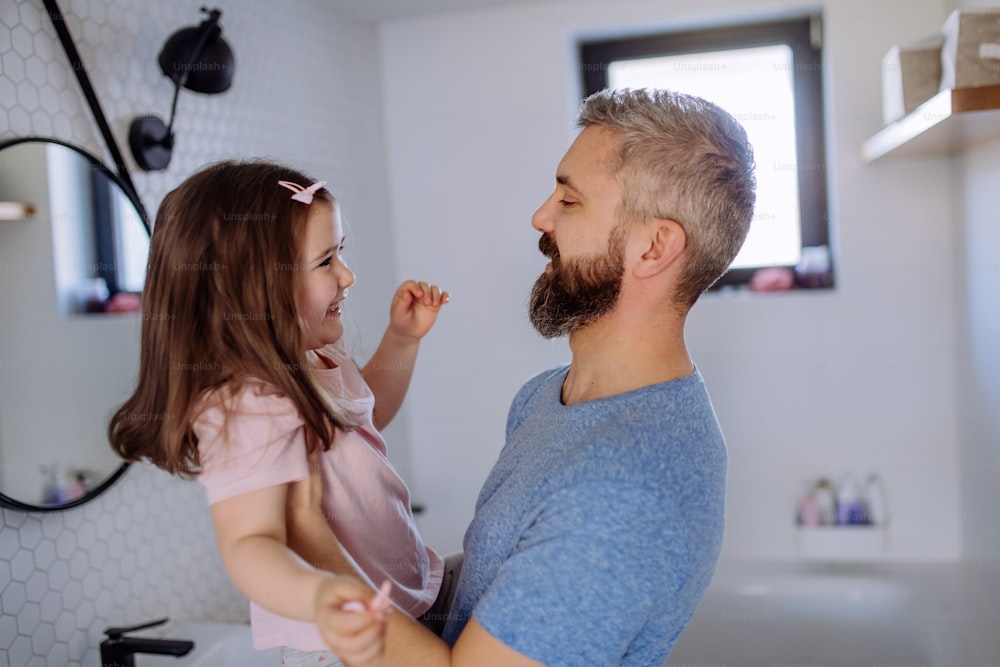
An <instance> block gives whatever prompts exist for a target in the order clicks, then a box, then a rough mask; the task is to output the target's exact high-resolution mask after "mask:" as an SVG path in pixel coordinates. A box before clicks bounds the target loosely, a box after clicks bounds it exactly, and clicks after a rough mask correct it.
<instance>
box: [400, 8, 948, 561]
mask: <svg viewBox="0 0 1000 667" xmlns="http://www.w3.org/2000/svg"><path fill="white" fill-rule="evenodd" d="M800 7H801V5H798V4H796V3H792V2H764V1H750V0H744V1H742V2H740V1H738V0H704V1H703V2H699V3H689V2H681V1H680V0H661V1H657V2H652V1H649V2H647V1H643V0H625V1H622V2H615V3H606V2H596V1H578V2H552V3H534V4H531V5H522V6H517V7H512V8H505V9H492V10H480V11H474V12H471V11H470V12H466V13H453V14H448V15H440V16H435V17H430V18H425V19H413V20H400V21H396V22H391V23H387V24H383V25H382V27H381V30H380V38H381V53H382V59H383V72H384V90H385V114H386V123H387V136H388V146H389V173H390V181H391V192H392V206H393V210H394V224H395V230H396V232H395V236H396V243H397V254H398V264H399V267H400V270H401V271H402V273H403V274H405V275H414V276H421V277H426V278H428V279H433V280H435V281H439V282H441V283H442V284H444V285H445V286H447V287H448V288H450V289H451V290H452V291H453V292H454V297H455V298H454V302H453V303H452V304H451V305H449V306H448V307H447V308H446V312H445V313H444V314H443V315H442V316H441V320H440V324H439V325H438V327H437V331H435V332H433V333H432V335H431V336H430V337H429V338H428V340H427V342H426V343H425V344H424V350H423V352H422V355H423V356H422V360H421V364H422V366H421V369H420V370H419V371H418V374H417V377H416V378H415V380H414V385H413V389H412V390H411V395H410V398H409V402H408V405H407V409H408V414H409V418H410V430H411V441H412V443H413V447H414V450H413V451H414V463H413V464H414V484H415V486H416V487H417V489H418V490H419V492H420V495H421V497H422V498H423V499H424V500H426V502H427V503H428V506H429V514H428V516H427V517H426V518H425V519H424V520H423V523H422V526H423V528H424V532H425V535H426V536H427V538H428V540H429V541H430V543H431V544H433V545H435V546H438V547H439V548H442V549H452V548H459V546H460V544H461V538H462V535H463V533H464V529H465V526H466V525H467V523H468V521H469V519H470V517H471V515H472V510H473V506H474V503H475V499H476V495H477V494H478V491H479V488H480V486H481V484H482V482H483V480H484V479H485V476H486V474H487V472H488V470H489V468H490V466H491V465H492V463H493V462H494V460H495V458H496V456H497V454H498V452H499V450H500V447H501V446H502V444H503V438H504V422H505V416H506V411H507V408H508V406H509V403H510V400H511V398H512V397H513V395H514V393H515V391H516V389H517V388H518V387H519V386H520V384H521V383H522V382H523V381H524V380H525V379H526V378H527V377H529V376H530V375H531V374H533V373H535V372H537V371H539V370H541V369H543V368H545V367H546V366H549V365H551V364H553V363H557V362H560V361H565V360H567V359H568V358H569V354H568V350H567V347H566V346H565V343H564V342H554V343H553V342H546V341H543V340H542V339H541V338H540V337H539V336H537V335H536V334H535V333H534V331H533V330H532V329H531V327H530V325H529V324H528V322H527V318H526V314H525V303H526V299H527V295H528V291H529V288H530V286H531V284H532V282H533V281H534V278H535V277H536V276H537V275H538V273H539V272H540V271H541V270H542V266H543V263H544V260H543V258H542V257H541V256H540V255H539V254H538V251H537V247H536V245H535V244H536V240H537V234H536V233H535V232H534V231H533V230H532V229H531V228H530V224H529V222H530V217H531V214H532V212H533V211H534V209H535V208H536V207H537V206H538V205H539V204H540V203H541V202H542V201H543V200H544V199H545V197H546V196H547V195H548V194H549V192H550V189H551V187H552V184H553V172H554V169H555V166H556V164H557V162H558V160H559V159H560V157H561V156H562V153H563V152H564V150H565V149H566V147H567V146H568V144H569V142H570V141H571V137H572V132H571V125H572V121H573V115H574V111H575V108H576V105H577V101H576V100H577V99H578V97H577V96H578V94H579V89H578V86H579V83H578V68H577V66H576V63H575V55H574V46H573V45H574V40H575V39H576V37H577V36H578V35H592V34H626V33H630V32H635V31H648V30H650V29H652V28H658V27H663V28H666V27H671V26H675V25H701V24H705V23H713V22H720V21H728V20H734V19H739V18H741V17H765V16H769V15H774V14H780V13H782V12H787V11H790V10H795V9H797V8H800ZM945 15H946V7H945V3H944V2H943V0H922V1H921V2H913V1H912V0H880V1H879V2H875V3H873V2H871V1H870V0H830V1H829V2H827V3H825V21H826V23H825V27H826V43H825V46H826V50H825V57H826V65H825V75H826V86H827V90H826V92H827V123H828V125H827V133H828V147H829V149H828V153H829V162H830V183H831V189H830V201H831V214H832V228H833V235H834V239H835V241H834V243H835V246H836V251H837V263H838V287H837V289H835V290H833V291H829V292H817V293H787V294H778V295H766V296H765V295H751V294H746V295H742V294H741V295H737V296H735V297H727V296H724V295H720V294H712V295H708V296H706V297H705V298H703V300H702V302H701V303H700V305H698V306H697V307H696V308H695V310H694V312H693V314H692V317H691V320H690V323H689V327H688V338H689V344H690V347H691V349H692V351H693V354H694V356H695V360H696V362H697V363H698V365H699V367H700V368H701V370H702V372H703V373H704V375H705V377H706V380H707V382H708V383H709V388H710V391H711V393H712V396H713V399H714V401H715V404H716V409H717V411H718V414H719V418H720V421H721V422H722V425H723V428H724V429H725V431H726V434H727V437H728V442H729V447H730V481H729V502H728V508H727V513H728V525H727V534H726V541H725V545H724V551H723V556H724V557H725V558H778V559H783V558H796V557H798V552H797V546H796V541H795V534H794V530H793V527H792V516H793V511H794V510H793V505H794V500H795V496H796V494H797V493H798V490H799V485H800V482H801V481H802V480H805V479H809V478H814V477H816V476H820V475H828V476H833V477H839V476H840V475H841V474H842V473H843V472H846V471H851V472H853V473H854V474H856V475H864V474H866V473H868V472H869V471H877V472H879V473H880V474H881V475H882V476H883V479H884V480H885V484H886V487H887V492H888V497H889V503H890V506H891V511H892V513H893V522H892V525H891V527H890V534H889V540H890V551H889V554H888V555H889V557H891V558H893V559H900V560H948V559H954V558H957V557H958V555H959V552H960V534H959V527H958V517H959V509H958V501H959V493H958V487H957V475H958V449H957V428H958V427H957V418H956V412H957V408H956V399H955V394H956V371H955V363H956V351H955V341H956V331H955V324H954V322H955V317H956V308H955V306H954V304H953V295H954V291H955V253H956V229H957V225H956V220H955V215H954V207H953V204H954V199H953V192H952V184H951V171H950V170H951V163H950V162H949V161H948V159H946V158H930V159H909V160H905V161H900V160H886V161H884V162H879V163H877V164H875V165H864V164H861V162H860V160H859V157H858V153H859V146H860V144H861V143H862V141H863V140H864V139H866V138H867V137H868V136H869V135H871V134H872V133H873V132H875V131H876V130H878V129H879V127H880V124H881V109H880V103H881V102H880V99H881V98H880V61H881V58H882V56H883V55H884V53H885V52H886V51H887V50H888V48H889V47H890V46H891V45H892V44H893V43H896V42H901V41H906V40H912V39H914V38H917V37H922V36H924V35H925V34H928V33H932V32H935V31H937V30H938V28H939V26H940V24H941V23H942V21H943V19H944V17H945ZM759 168H762V169H766V168H769V165H760V166H759Z"/></svg>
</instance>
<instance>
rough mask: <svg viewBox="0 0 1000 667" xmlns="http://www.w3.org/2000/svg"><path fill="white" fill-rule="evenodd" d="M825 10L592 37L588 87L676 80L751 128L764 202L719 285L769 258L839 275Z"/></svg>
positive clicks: (675, 86) (810, 281)
mask: <svg viewBox="0 0 1000 667" xmlns="http://www.w3.org/2000/svg"><path fill="white" fill-rule="evenodd" d="M821 34H822V30H821V23H820V18H819V17H818V16H811V17H804V18H799V19H794V20H783V21H775V22H769V23H753V24H745V25H739V26H729V27H722V28H712V29H705V30H694V31H684V32H669V33H663V34H658V35H647V36H640V37H629V38H619V39H609V40H602V41H588V42H584V43H582V44H581V46H580V58H581V71H582V72H583V79H584V80H583V84H584V92H585V94H587V95H590V94H591V93H594V92H597V91H598V90H601V89H603V88H668V89H672V90H677V91H680V92H685V93H690V94H693V95H698V96H699V97H703V98H705V99H707V100H710V101H712V102H714V103H716V104H718V105H719V106H720V107H722V108H723V109H725V110H726V111H728V112H729V113H731V114H732V115H733V116H734V117H735V118H736V119H737V120H738V121H740V123H741V124H742V125H743V127H744V128H746V131H747V135H748V136H749V138H750V143H751V144H752V145H753V148H754V155H755V158H756V161H757V206H756V210H755V213H754V219H753V222H752V224H751V225H750V233H749V234H748V236H747V240H746V243H744V245H743V248H742V250H741V251H740V253H739V255H737V257H736V259H735V260H734V261H733V263H732V265H731V266H730V269H729V271H728V272H727V273H726V275H725V276H723V277H722V279H720V280H719V282H718V283H717V285H726V284H729V285H740V284H745V283H747V282H749V280H750V278H751V276H752V275H753V273H754V272H755V271H756V270H757V269H760V268H765V267H787V268H795V267H798V268H799V269H800V271H799V272H798V273H797V276H798V281H797V282H798V283H799V285H800V286H812V287H815V286H822V287H827V286H830V285H831V284H832V270H831V266H830V260H829V250H828V248H829V226H828V215H827V197H826V158H825V150H824V143H825V139H824V129H823V85H822V83H823V82H822V66H821Z"/></svg>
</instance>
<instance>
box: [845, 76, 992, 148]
mask: <svg viewBox="0 0 1000 667" xmlns="http://www.w3.org/2000/svg"><path fill="white" fill-rule="evenodd" d="M995 138H1000V85H997V86H979V87H976V88H954V89H948V90H942V91H941V92H939V93H938V94H937V95H935V96H934V97H932V98H931V99H929V100H927V101H926V102H924V103H923V104H921V105H920V106H919V107H917V108H916V109H914V110H913V111H911V112H910V113H909V114H907V115H906V116H904V117H902V118H900V119H899V120H897V121H896V122H894V123H890V124H889V125H886V126H885V127H884V128H882V129H881V130H879V131H878V132H877V133H875V134H874V135H873V136H872V137H871V138H869V139H868V140H867V141H865V142H864V143H863V144H862V145H861V157H862V159H863V160H864V161H865V162H874V161H875V160H878V159H879V158H881V157H886V156H890V155H891V156H897V155H898V156H903V155H910V156H913V155H945V154H949V153H954V152H957V151H960V150H962V149H965V148H968V147H970V146H973V145H975V144H977V143H981V142H984V141H988V140H990V139H995Z"/></svg>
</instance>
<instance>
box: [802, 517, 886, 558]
mask: <svg viewBox="0 0 1000 667" xmlns="http://www.w3.org/2000/svg"><path fill="white" fill-rule="evenodd" d="M795 532H796V537H797V541H798V545H799V553H800V555H801V556H802V558H803V559H805V560H819V561H830V562H848V561H870V560H879V559H881V558H884V557H885V554H886V552H887V550H888V533H887V531H886V527H885V526H815V527H812V528H807V527H804V526H800V527H799V528H797V529H796V531H795Z"/></svg>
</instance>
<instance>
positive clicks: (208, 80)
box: [128, 7, 236, 171]
mask: <svg viewBox="0 0 1000 667" xmlns="http://www.w3.org/2000/svg"><path fill="white" fill-rule="evenodd" d="M201 11H203V12H205V13H206V14H208V18H206V19H205V20H204V21H202V22H201V24H200V25H198V26H191V27H189V28H182V29H181V30H178V31H177V32H175V33H174V34H172V35H171V36H170V37H169V38H168V39H167V41H166V43H165V44H164V45H163V49H162V50H161V51H160V56H159V58H158V61H159V63H160V70H161V71H162V72H163V74H164V75H165V76H167V77H169V78H170V80H171V81H173V82H174V101H173V103H172V104H171V105H170V121H169V122H168V123H167V124H166V125H164V124H163V121H162V120H160V119H159V118H157V117H156V116H141V117H139V118H136V119H135V120H133V121H132V124H131V126H129V132H128V143H129V146H130V147H131V148H132V155H133V156H134V157H135V161H136V163H137V164H138V165H139V167H140V168H142V169H143V170H145V171H158V170H160V169H166V168H167V165H169V164H170V155H171V152H172V151H173V147H174V134H173V127H174V114H175V113H176V111H177V96H178V95H179V94H180V92H181V88H187V89H188V90H193V91H195V92H197V93H207V94H210V95H214V94H215V93H222V92H225V91H226V90H229V86H231V85H232V83H233V70H234V69H235V68H236V64H235V62H234V61H233V50H232V49H231V48H230V47H229V44H227V43H226V40H224V39H222V26H220V25H219V18H220V17H221V16H222V12H221V11H220V10H218V9H212V10H209V9H207V8H206V7H202V8H201Z"/></svg>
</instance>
